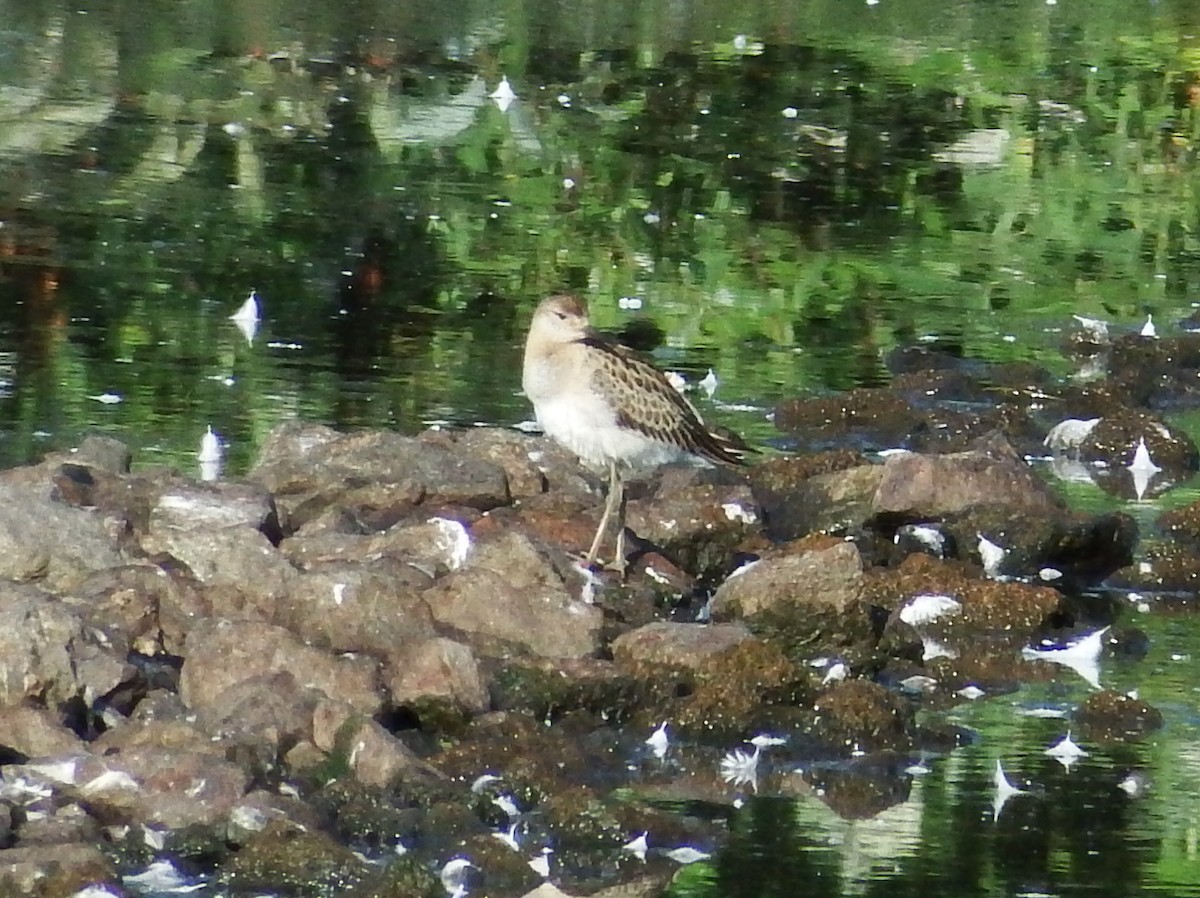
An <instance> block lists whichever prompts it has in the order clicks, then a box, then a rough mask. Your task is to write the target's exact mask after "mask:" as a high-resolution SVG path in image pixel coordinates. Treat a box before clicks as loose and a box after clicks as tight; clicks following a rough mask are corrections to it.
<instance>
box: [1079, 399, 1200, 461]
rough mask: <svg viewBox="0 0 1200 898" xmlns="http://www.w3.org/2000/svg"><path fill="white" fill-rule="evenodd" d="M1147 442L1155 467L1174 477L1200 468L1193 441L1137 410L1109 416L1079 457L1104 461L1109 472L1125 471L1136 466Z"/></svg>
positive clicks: (1083, 445) (1116, 411)
mask: <svg viewBox="0 0 1200 898" xmlns="http://www.w3.org/2000/svg"><path fill="white" fill-rule="evenodd" d="M1143 439H1144V440H1145V441H1146V449H1147V450H1148V451H1149V452H1150V457H1151V458H1152V459H1153V460H1154V463H1155V464H1156V465H1158V466H1160V467H1161V468H1163V469H1164V470H1165V471H1166V472H1167V473H1168V474H1170V475H1171V476H1174V477H1180V476H1183V475H1185V474H1186V473H1187V472H1190V471H1195V470H1196V469H1197V467H1200V451H1197V449H1196V444H1195V443H1194V442H1193V441H1192V438H1191V437H1189V436H1188V435H1187V434H1186V433H1184V432H1183V431H1182V430H1177V429H1175V428H1173V427H1171V426H1170V425H1168V424H1167V423H1166V422H1165V421H1163V420H1162V419H1160V418H1158V417H1157V416H1155V415H1151V414H1149V413H1147V412H1143V411H1140V410H1137V409H1114V410H1110V411H1109V412H1107V413H1106V414H1105V415H1104V416H1103V417H1102V418H1101V419H1100V423H1099V424H1097V425H1096V426H1095V427H1093V428H1092V430H1091V432H1090V433H1088V435H1087V437H1085V438H1084V440H1083V442H1082V443H1081V444H1080V446H1079V457H1080V458H1081V459H1083V460H1084V461H1103V462H1105V463H1106V464H1107V465H1108V467H1109V468H1124V467H1127V466H1128V465H1129V464H1131V463H1132V462H1133V457H1134V453H1135V452H1136V451H1137V448H1138V443H1139V442H1140V441H1141V440H1143Z"/></svg>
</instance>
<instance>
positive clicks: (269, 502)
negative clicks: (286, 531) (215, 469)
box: [149, 482, 282, 543]
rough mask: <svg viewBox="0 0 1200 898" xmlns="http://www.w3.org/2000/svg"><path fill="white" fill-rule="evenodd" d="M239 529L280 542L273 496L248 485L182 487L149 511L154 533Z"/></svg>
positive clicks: (192, 485) (164, 495)
mask: <svg viewBox="0 0 1200 898" xmlns="http://www.w3.org/2000/svg"><path fill="white" fill-rule="evenodd" d="M239 526H240V527H249V528H250V529H251V530H257V531H258V532H260V533H261V534H263V536H265V537H267V539H268V540H270V541H271V542H272V543H278V542H279V540H280V538H281V537H282V532H281V530H280V526H279V515H278V513H277V512H276V510H275V500H274V499H273V498H272V497H271V494H270V493H268V492H267V491H266V490H264V489H263V488H262V487H260V486H256V485H254V484H249V483H232V482H222V483H215V484H180V485H179V486H176V487H174V488H172V489H167V490H166V491H164V492H163V493H162V495H160V496H159V497H158V501H157V502H155V504H154V507H153V508H152V509H151V511H150V521H149V530H150V532H151V533H155V532H158V531H161V530H162V529H164V528H173V529H177V530H201V529H203V530H219V529H222V528H225V527H239Z"/></svg>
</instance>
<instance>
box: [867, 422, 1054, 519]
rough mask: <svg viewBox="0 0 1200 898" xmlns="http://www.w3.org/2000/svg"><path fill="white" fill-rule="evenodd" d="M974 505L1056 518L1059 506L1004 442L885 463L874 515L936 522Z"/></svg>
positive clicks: (993, 440) (911, 455)
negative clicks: (1018, 510) (999, 506)
mask: <svg viewBox="0 0 1200 898" xmlns="http://www.w3.org/2000/svg"><path fill="white" fill-rule="evenodd" d="M979 505H1003V506H1006V507H1009V508H1018V509H1024V510H1027V511H1029V512H1031V513H1035V514H1036V513H1046V512H1057V511H1059V510H1061V509H1062V508H1063V505H1062V500H1060V499H1059V498H1058V497H1057V496H1056V495H1055V494H1054V493H1053V492H1052V491H1051V490H1050V489H1049V488H1048V487H1047V486H1046V485H1045V484H1044V483H1043V482H1042V481H1041V480H1040V479H1039V478H1038V477H1037V476H1036V475H1035V474H1034V473H1033V472H1032V470H1031V469H1030V468H1029V466H1028V465H1027V464H1025V462H1024V461H1022V460H1021V458H1020V457H1019V456H1018V455H1017V454H1016V453H1015V452H1014V451H1013V449H1012V447H1011V446H1009V445H1008V443H1007V442H1005V440H1004V438H1003V437H1000V436H999V435H993V437H991V438H989V439H987V440H985V441H981V442H980V443H979V444H978V445H977V446H976V447H975V448H974V449H971V450H968V451H967V452H957V453H953V454H951V455H917V454H914V453H906V454H902V455H893V456H891V457H889V458H888V459H887V461H886V462H884V465H883V478H882V480H881V482H880V484H879V489H878V491H877V492H876V494H875V508H874V510H875V513H876V514H879V515H896V516H900V517H902V518H907V519H910V520H913V519H915V520H936V519H937V518H939V517H941V516H943V515H947V514H952V513H954V512H958V511H962V510H964V509H966V508H970V507H972V506H979Z"/></svg>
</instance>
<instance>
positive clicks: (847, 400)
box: [775, 388, 921, 451]
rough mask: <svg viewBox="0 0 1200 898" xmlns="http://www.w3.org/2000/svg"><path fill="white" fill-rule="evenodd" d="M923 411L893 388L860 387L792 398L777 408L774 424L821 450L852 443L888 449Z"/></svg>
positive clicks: (810, 448)
mask: <svg viewBox="0 0 1200 898" xmlns="http://www.w3.org/2000/svg"><path fill="white" fill-rule="evenodd" d="M920 423H921V414H920V412H918V411H917V410H915V409H914V408H912V407H911V406H910V405H909V404H908V403H907V402H905V401H904V399H903V398H901V397H900V396H898V395H896V394H895V393H894V392H892V391H891V390H887V389H882V388H861V389H857V390H849V391H847V392H845V393H838V394H836V395H832V396H821V397H818V398H815V399H789V400H785V401H783V402H781V403H779V405H777V406H776V407H775V426H776V427H777V428H779V429H780V430H781V431H783V432H784V433H786V434H790V435H792V436H794V437H795V438H796V439H797V440H800V441H802V443H803V445H802V446H801V448H802V449H807V450H808V451H819V450H821V449H826V448H837V447H840V446H844V445H846V443H852V444H854V445H857V446H860V447H862V448H864V449H889V448H894V447H896V446H899V445H901V444H902V443H903V441H904V439H905V437H906V436H907V435H908V434H909V433H911V432H912V431H913V430H914V429H915V428H916V427H918V426H919V425H920Z"/></svg>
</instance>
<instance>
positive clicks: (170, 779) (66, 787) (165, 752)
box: [5, 730, 249, 829]
mask: <svg viewBox="0 0 1200 898" xmlns="http://www.w3.org/2000/svg"><path fill="white" fill-rule="evenodd" d="M165 732H171V731H170V730H167V731H165ZM5 775H6V776H7V777H25V778H27V779H31V780H32V781H34V782H39V781H40V782H48V783H50V784H52V787H53V790H54V792H55V793H57V794H58V795H61V796H64V797H66V798H67V799H68V800H71V801H77V802H80V803H82V804H83V805H84V806H85V807H87V808H88V810H89V812H90V813H91V814H92V815H94V816H95V817H96V818H97V819H99V820H100V821H101V822H103V823H106V824H128V823H141V824H146V825H154V826H158V827H162V828H164V829H179V828H182V827H185V826H191V825H197V824H199V825H207V824H211V823H214V822H216V821H218V820H223V819H224V818H225V817H226V815H228V813H229V811H230V810H231V809H232V808H233V807H234V806H235V805H236V804H237V803H238V802H239V801H240V800H241V798H242V796H243V795H244V794H245V792H246V788H247V786H248V785H249V777H248V776H247V774H246V773H245V771H243V770H241V769H240V768H239V767H237V766H235V765H233V764H231V763H229V762H228V761H226V760H224V759H223V758H221V757H219V756H218V755H217V754H216V752H215V750H214V749H213V748H212V747H211V746H209V745H207V744H206V743H204V742H201V743H200V747H199V748H198V749H197V748H194V747H190V746H189V747H179V746H176V745H172V744H170V743H169V742H168V743H166V744H164V743H161V742H160V743H156V744H151V743H147V744H142V745H136V746H133V747H130V748H128V749H127V750H125V751H122V752H121V753H120V754H113V755H104V756H102V755H95V754H90V753H82V754H80V753H74V754H68V755H58V756H54V757H51V758H45V759H42V760H40V761H38V762H36V763H31V764H27V765H23V766H20V765H18V766H12V767H7V768H5Z"/></svg>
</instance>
